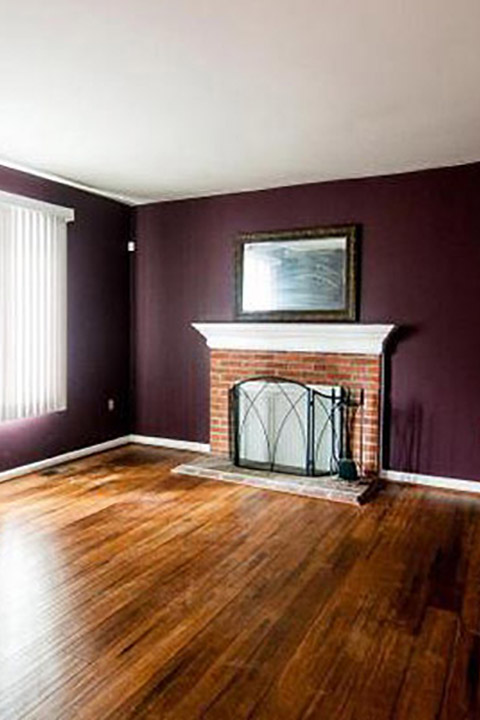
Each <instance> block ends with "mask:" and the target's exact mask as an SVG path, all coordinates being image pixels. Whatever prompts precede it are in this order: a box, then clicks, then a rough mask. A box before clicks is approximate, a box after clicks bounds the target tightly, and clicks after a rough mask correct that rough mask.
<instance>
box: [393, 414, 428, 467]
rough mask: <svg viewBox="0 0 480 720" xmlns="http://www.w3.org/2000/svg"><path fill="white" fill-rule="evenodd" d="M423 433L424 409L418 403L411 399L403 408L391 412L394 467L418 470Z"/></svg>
mask: <svg viewBox="0 0 480 720" xmlns="http://www.w3.org/2000/svg"><path fill="white" fill-rule="evenodd" d="M423 434H424V411H423V408H422V406H421V405H420V403H418V402H416V401H413V402H411V403H410V405H408V406H407V407H406V408H405V409H396V410H394V411H393V412H392V415H391V437H392V440H393V443H394V447H395V458H394V462H395V467H398V468H401V469H402V470H403V471H405V472H419V470H420V464H421V460H422V457H421V450H422V444H423V443H422V440H423V439H424V438H423Z"/></svg>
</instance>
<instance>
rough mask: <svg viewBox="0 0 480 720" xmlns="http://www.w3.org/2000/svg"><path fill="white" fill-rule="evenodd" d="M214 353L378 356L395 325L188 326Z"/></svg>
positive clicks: (254, 324) (244, 324)
mask: <svg viewBox="0 0 480 720" xmlns="http://www.w3.org/2000/svg"><path fill="white" fill-rule="evenodd" d="M192 326H193V327H194V328H195V330H197V332H199V333H200V334H201V335H203V337H204V338H205V339H206V341H207V345H208V347H209V348H211V349H214V350H256V351H258V350H265V351H271V352H275V351H276V352H310V353H311V352H316V353H329V354H330V353H332V354H335V353H346V354H350V355H381V354H382V353H383V349H384V344H385V341H386V340H387V338H388V336H389V335H390V334H391V332H392V331H393V330H394V329H395V325H373V324H364V323H341V324H340V323H285V322H277V323H254V322H248V323H240V322H238V323H235V322H234V323H192Z"/></svg>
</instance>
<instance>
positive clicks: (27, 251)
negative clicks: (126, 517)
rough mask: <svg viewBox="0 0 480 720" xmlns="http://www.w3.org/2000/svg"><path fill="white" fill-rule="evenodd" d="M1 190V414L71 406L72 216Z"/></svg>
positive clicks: (4, 416) (41, 412) (16, 414)
mask: <svg viewBox="0 0 480 720" xmlns="http://www.w3.org/2000/svg"><path fill="white" fill-rule="evenodd" d="M70 220H73V211H71V210H68V209H66V208H60V207H57V206H53V205H48V204H46V203H38V202H35V201H28V200H27V199H22V198H17V197H16V196H9V195H7V194H6V193H0V421H2V420H14V419H19V418H29V417H35V416H38V415H44V414H46V413H51V412H57V411H60V410H65V409H66V406H67V292H66V289H67V288H66V284H67V222H69V221H70Z"/></svg>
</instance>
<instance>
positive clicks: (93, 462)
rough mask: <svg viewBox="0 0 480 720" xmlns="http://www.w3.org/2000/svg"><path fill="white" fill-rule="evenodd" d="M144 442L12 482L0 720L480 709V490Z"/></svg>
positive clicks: (4, 493) (442, 715) (449, 716)
mask: <svg viewBox="0 0 480 720" xmlns="http://www.w3.org/2000/svg"><path fill="white" fill-rule="evenodd" d="M190 457H192V455H191V454H188V453H180V452H176V451H172V450H159V449H153V448H145V447H136V446H129V447H126V448H121V449H118V450H115V451H112V452H109V453H105V454H102V455H97V456H95V457H91V458H88V459H86V460H82V461H80V462H76V463H73V464H70V465H65V466H62V467H60V468H57V469H56V472H55V473H54V474H49V475H46V474H44V475H31V476H29V477H26V478H21V479H18V480H15V481H11V482H6V483H3V484H2V485H0V568H1V583H0V639H1V644H0V660H1V663H0V718H1V720H8V719H10V718H14V719H15V720H18V719H19V718H28V719H29V720H31V719H35V720H37V719H41V720H43V719H45V720H47V719H48V720H52V719H53V718H61V719H62V720H66V719H69V718H87V719H94V720H97V719H98V720H107V719H112V718H118V719H123V718H156V719H162V720H178V719H182V720H183V719H185V720H194V719H195V718H215V719H218V720H230V719H232V720H242V719H243V718H255V719H260V718H261V719H262V720H287V719H288V720H297V719H299V718H304V719H307V718H310V719H311V718H318V719H320V720H353V719H357V720H386V719H387V718H388V719H390V718H391V719H395V720H434V719H435V720H467V719H469V720H474V719H475V720H478V719H479V718H480V690H479V688H480V683H479V672H480V500H478V499H476V498H473V497H467V496H454V495H447V494H441V493H434V492H433V491H431V490H429V491H426V490H425V491H423V490H421V489H415V488H406V487H405V488H401V487H398V486H390V487H389V488H388V490H386V491H384V492H383V493H382V494H381V495H380V496H379V497H378V499H376V500H375V501H374V502H373V503H372V504H370V505H367V506H366V507H364V508H362V509H357V508H353V507H350V506H344V505H339V504H336V503H330V502H328V501H321V500H315V499H308V498H300V497H294V496H291V495H283V494H279V493H273V492H268V491H262V490H256V489H253V488H249V487H240V486H234V485H228V484H222V483H218V482H209V481H205V480H200V479H195V478H192V477H188V478H187V477H179V476H173V475H170V473H169V469H170V468H171V467H172V466H174V465H177V464H179V463H180V462H185V461H186V460H188V459H189V458H190Z"/></svg>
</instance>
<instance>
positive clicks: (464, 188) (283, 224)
mask: <svg viewBox="0 0 480 720" xmlns="http://www.w3.org/2000/svg"><path fill="white" fill-rule="evenodd" d="M479 197H480V164H473V165H469V166H463V167H458V168H449V169H441V170H429V171H425V172H418V173H410V174H405V175H394V176H388V177H381V178H368V179H362V180H354V181H339V182H329V183H321V184H315V185H304V186H297V187H290V188H282V189H278V190H267V191H261V192H250V193H242V194H235V195H224V196H217V197H211V198H202V199H197V200H184V201H178V202H168V203H162V204H154V205H149V206H144V207H141V208H139V209H137V211H136V238H137V243H138V252H137V255H136V272H135V293H134V296H135V308H134V317H135V324H134V338H135V353H134V357H135V367H136V372H135V385H136V393H135V396H136V402H135V418H134V427H135V432H138V433H142V434H145V435H158V436H161V437H171V438H180V439H187V440H197V441H203V442H206V441H208V422H209V418H208V394H209V387H208V353H207V350H206V348H205V346H204V344H203V341H202V340H201V338H200V336H198V335H197V333H196V332H195V331H194V330H193V329H192V328H191V327H190V323H191V322H192V321H194V320H225V321H229V320H232V319H233V254H232V240H233V238H234V237H235V236H236V234H237V233H239V232H241V231H255V230H269V229H272V230H273V229H282V228H293V227H308V226H309V225H323V224H325V225H328V224H339V223H351V222H355V223H360V224H361V225H362V226H363V237H362V271H361V308H360V313H361V317H360V319H361V321H363V322H395V323H397V324H398V325H401V326H402V328H403V331H402V333H401V334H400V336H399V339H398V342H397V343H396V345H395V347H394V348H392V352H391V354H390V358H389V360H388V366H387V379H388V407H387V432H386V437H385V456H386V463H385V464H386V465H387V466H388V467H391V468H394V469H397V470H410V471H414V472H419V473H430V474H435V475H448V476H456V477H463V478H472V479H480V370H479V365H480V361H479V358H480V336H479V332H478V304H479V302H480V301H479V297H480V200H479Z"/></svg>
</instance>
